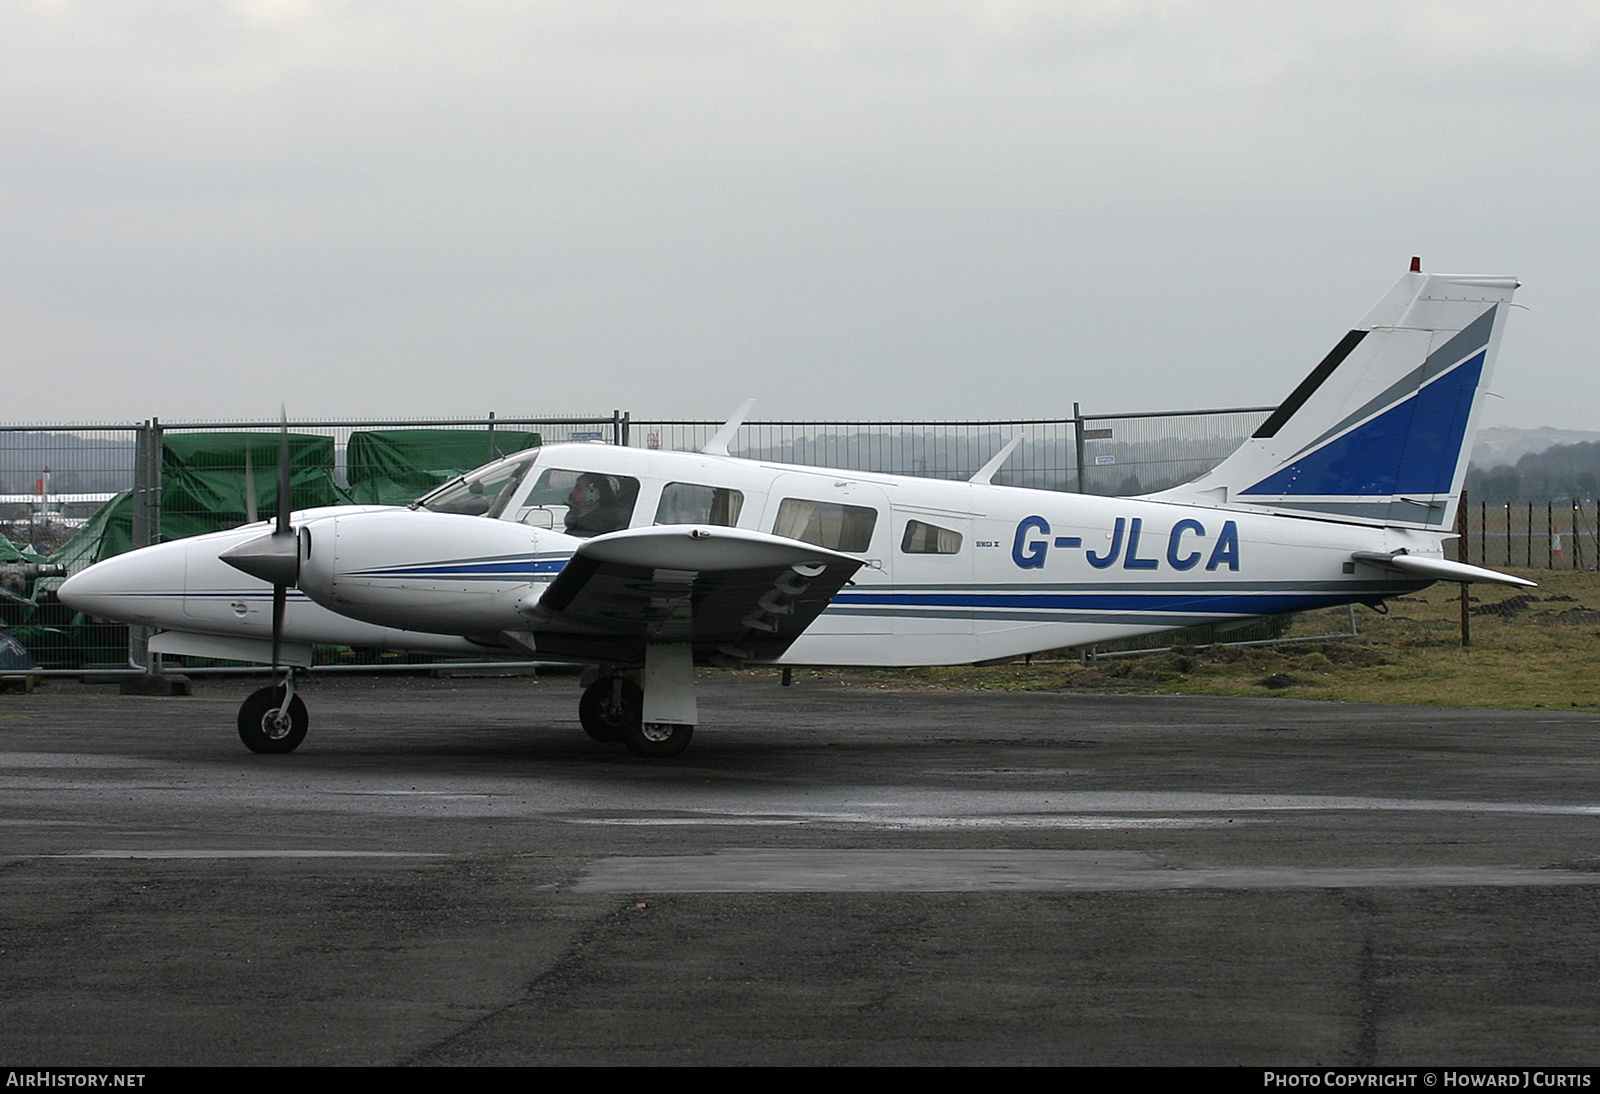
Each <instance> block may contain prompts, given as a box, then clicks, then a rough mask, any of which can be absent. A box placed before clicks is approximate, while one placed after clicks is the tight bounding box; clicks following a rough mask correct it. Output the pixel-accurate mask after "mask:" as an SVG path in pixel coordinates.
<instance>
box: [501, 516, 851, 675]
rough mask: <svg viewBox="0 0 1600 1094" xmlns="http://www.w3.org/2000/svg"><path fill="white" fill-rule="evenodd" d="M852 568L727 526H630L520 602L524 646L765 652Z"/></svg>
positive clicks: (824, 600) (618, 657) (795, 632)
mask: <svg viewBox="0 0 1600 1094" xmlns="http://www.w3.org/2000/svg"><path fill="white" fill-rule="evenodd" d="M862 565H863V563H862V561H861V560H860V559H856V558H852V557H850V556H849V555H843V554H840V553H838V552H837V551H830V550H827V549H826V548H822V547H817V546H814V545H812V544H809V543H801V542H799V541H798V540H792V539H784V538H782V537H780V536H770V535H766V534H764V533H761V532H751V531H746V530H744V529H739V528H721V527H705V526H701V525H667V526H664V527H659V528H637V529H630V530H627V531H622V532H613V533H611V534H609V535H605V536H596V537H595V538H594V539H591V540H588V541H586V542H585V543H584V544H583V545H582V546H581V547H579V548H578V550H577V552H576V553H575V554H574V555H573V557H572V561H570V562H569V563H567V565H566V567H565V568H564V569H563V570H562V571H561V573H560V574H559V575H558V576H557V577H556V579H555V580H554V581H552V582H551V583H550V587H549V588H548V589H547V590H545V593H544V595H543V596H542V597H541V598H540V599H539V600H538V601H537V602H535V603H532V604H529V605H526V606H525V607H523V608H522V609H521V610H522V613H523V615H525V616H526V617H527V618H528V620H529V624H530V626H529V631H530V633H531V636H532V641H533V645H534V646H535V647H536V648H537V649H538V650H539V651H540V652H543V653H549V654H552V655H564V656H573V657H582V658H585V659H600V660H615V661H619V662H631V661H636V660H639V659H641V658H642V657H643V653H644V647H645V646H646V645H648V644H650V643H656V642H673V643H691V644H693V646H694V647H695V654H696V658H697V659H699V660H709V659H713V658H717V657H721V658H728V659H733V660H757V661H761V660H769V659H771V658H774V657H777V656H778V655H780V654H781V653H782V652H783V651H784V650H786V649H787V648H788V647H789V645H790V644H791V643H792V642H793V641H794V640H795V639H796V638H798V637H800V635H801V634H802V633H804V631H805V629H806V628H807V627H809V626H810V625H811V623H812V622H813V621H814V620H815V619H816V618H817V616H819V615H821V614H822V612H823V611H824V610H825V609H826V608H827V607H828V604H829V603H830V602H831V601H832V600H833V597H834V595H835V594H836V593H838V591H839V590H840V589H841V588H843V587H844V585H845V583H846V582H848V581H849V580H850V579H851V578H852V577H853V576H854V575H855V573H856V571H857V570H859V569H860V568H861V566H862Z"/></svg>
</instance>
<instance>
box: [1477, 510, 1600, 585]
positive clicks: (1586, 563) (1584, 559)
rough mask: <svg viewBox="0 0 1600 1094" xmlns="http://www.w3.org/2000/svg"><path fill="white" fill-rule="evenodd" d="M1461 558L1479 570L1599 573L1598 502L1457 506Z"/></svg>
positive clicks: (1599, 528)
mask: <svg viewBox="0 0 1600 1094" xmlns="http://www.w3.org/2000/svg"><path fill="white" fill-rule="evenodd" d="M1462 516H1463V518H1464V531H1465V536H1466V543H1467V557H1468V558H1469V559H1470V560H1471V561H1473V562H1476V563H1477V564H1478V565H1480V566H1512V567H1525V568H1529V569H1536V570H1597V569H1600V502H1597V501H1596V499H1594V498H1557V499H1551V498H1540V499H1538V500H1536V501H1535V500H1531V499H1528V498H1517V499H1515V500H1512V499H1507V498H1500V499H1495V500H1493V501H1491V500H1487V499H1484V500H1477V501H1475V500H1473V499H1471V498H1467V499H1466V500H1465V501H1464V502H1463V504H1462Z"/></svg>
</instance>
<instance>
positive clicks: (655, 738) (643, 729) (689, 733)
mask: <svg viewBox="0 0 1600 1094" xmlns="http://www.w3.org/2000/svg"><path fill="white" fill-rule="evenodd" d="M693 736H694V726H685V725H674V724H672V723H670V722H634V723H633V724H632V725H630V726H628V728H627V729H625V730H623V733H622V743H623V744H625V745H627V746H628V751H629V752H631V753H633V754H634V755H635V756H643V757H644V758H645V759H647V760H667V759H671V758H672V757H673V756H676V755H678V754H679V753H681V752H682V751H683V750H684V749H686V748H688V747H689V739H690V738H691V737H693Z"/></svg>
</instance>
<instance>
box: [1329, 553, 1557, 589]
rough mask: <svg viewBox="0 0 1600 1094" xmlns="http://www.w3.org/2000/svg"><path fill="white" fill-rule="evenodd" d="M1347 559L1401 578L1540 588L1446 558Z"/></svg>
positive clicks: (1381, 555) (1375, 555)
mask: <svg viewBox="0 0 1600 1094" xmlns="http://www.w3.org/2000/svg"><path fill="white" fill-rule="evenodd" d="M1350 557H1351V558H1353V559H1355V560H1356V561H1357V562H1365V563H1369V564H1370V565H1373V566H1382V567H1383V568H1384V569H1387V570H1398V571H1399V572H1401V573H1404V574H1416V575H1417V576H1418V577H1428V578H1432V579H1433V580H1435V581H1487V582H1490V583H1491V584H1494V585H1516V586H1519V587H1521V588H1524V589H1537V588H1538V587H1539V583H1538V582H1537V581H1529V580H1528V579H1527V578H1524V577H1514V576H1512V575H1511V574H1503V573H1501V572H1500V571H1498V570H1486V569H1484V568H1483V567H1482V566H1468V565H1467V564H1466V563H1465V562H1451V561H1450V560H1449V559H1447V558H1423V557H1421V556H1419V555H1389V554H1384V553H1383V552H1382V551H1357V552H1356V553H1355V554H1353V555H1351V556H1350Z"/></svg>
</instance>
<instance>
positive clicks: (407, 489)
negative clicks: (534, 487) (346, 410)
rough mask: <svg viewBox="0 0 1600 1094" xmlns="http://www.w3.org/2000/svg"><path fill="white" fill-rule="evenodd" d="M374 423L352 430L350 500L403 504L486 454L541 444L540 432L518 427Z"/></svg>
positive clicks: (496, 455)
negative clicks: (413, 426)
mask: <svg viewBox="0 0 1600 1094" xmlns="http://www.w3.org/2000/svg"><path fill="white" fill-rule="evenodd" d="M492 440H493V445H492V447H491V443H490V442H491V434H490V432H489V431H488V430H485V429H373V430H367V431H365V432H362V433H352V434H350V444H349V447H348V448H347V449H346V450H345V478H346V481H348V482H349V483H350V500H351V501H353V502H356V503H358V504H363V505H406V504H408V503H410V502H413V501H415V500H416V499H417V498H419V497H421V496H422V495H423V494H426V493H427V492H428V491H429V490H432V489H433V488H434V487H435V486H439V485H440V484H442V483H446V482H449V481H450V480H451V479H453V478H455V477H456V476H457V475H461V474H464V473H465V472H468V471H471V470H472V469H473V468H475V467H482V466H483V465H484V464H486V463H488V462H490V460H497V459H499V458H500V457H501V456H509V455H510V454H511V453H513V452H521V451H522V450H523V449H525V448H533V447H535V446H537V445H538V444H539V434H537V433H525V432H523V431H521V430H516V429H496V430H495V431H494V433H493V434H492Z"/></svg>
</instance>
